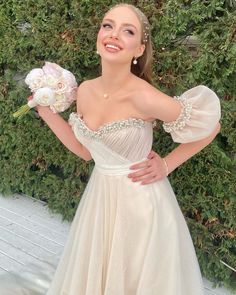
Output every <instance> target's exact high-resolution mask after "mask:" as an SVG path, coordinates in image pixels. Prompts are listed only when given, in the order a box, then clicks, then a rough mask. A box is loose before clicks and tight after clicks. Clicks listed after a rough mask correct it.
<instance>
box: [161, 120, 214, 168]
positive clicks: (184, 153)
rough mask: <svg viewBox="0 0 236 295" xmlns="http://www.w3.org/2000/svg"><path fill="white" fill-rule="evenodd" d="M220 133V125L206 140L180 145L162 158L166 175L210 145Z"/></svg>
mask: <svg viewBox="0 0 236 295" xmlns="http://www.w3.org/2000/svg"><path fill="white" fill-rule="evenodd" d="M219 132H220V123H218V125H217V126H216V128H215V130H214V131H213V132H212V133H211V134H210V135H209V136H208V137H206V138H204V139H201V140H198V141H195V142H189V143H181V144H180V145H178V146H177V147H176V148H175V149H174V150H173V151H171V152H170V153H169V154H168V155H167V156H165V157H164V159H165V161H166V163H167V166H168V173H171V172H172V171H173V170H175V169H176V168H177V167H178V166H180V165H181V164H183V163H184V162H185V161H187V160H188V159H190V158H191V157H192V156H193V155H195V154H197V153H198V152H200V151H201V150H202V149H203V148H204V147H206V146H207V145H208V144H210V143H211V142H212V141H213V140H214V138H215V137H216V135H217V134H218V133H219Z"/></svg>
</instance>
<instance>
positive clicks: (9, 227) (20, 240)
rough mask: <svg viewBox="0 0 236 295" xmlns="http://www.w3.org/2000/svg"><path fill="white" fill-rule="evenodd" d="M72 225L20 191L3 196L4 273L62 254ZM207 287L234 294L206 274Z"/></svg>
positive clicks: (208, 293) (0, 262)
mask: <svg viewBox="0 0 236 295" xmlns="http://www.w3.org/2000/svg"><path fill="white" fill-rule="evenodd" d="M69 228H70V223H69V222H66V221H64V222H62V219H61V217H60V216H59V215H56V214H52V213H50V212H49V210H48V207H47V205H46V204H45V203H44V202H41V201H37V200H34V199H32V198H29V197H25V196H20V195H14V196H12V197H2V196H0V275H1V274H2V273H4V272H6V271H13V270H14V271H16V270H17V269H18V268H19V269H20V268H21V267H22V265H25V264H27V263H29V262H40V261H47V259H48V258H50V257H52V256H53V255H55V256H56V255H57V256H58V253H59V254H60V253H61V252H62V250H63V247H64V244H65V241H66V238H67V235H68V232H69ZM204 287H205V295H214V294H215V295H231V294H233V293H230V292H229V291H227V290H226V289H225V288H217V289H213V288H212V284H211V283H210V282H209V281H208V280H206V279H205V278H204ZM234 294H236V293H234Z"/></svg>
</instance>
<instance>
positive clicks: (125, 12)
mask: <svg viewBox="0 0 236 295" xmlns="http://www.w3.org/2000/svg"><path fill="white" fill-rule="evenodd" d="M141 30H142V28H141V23H140V21H139V19H138V17H137V16H136V14H135V13H134V12H133V11H132V10H131V9H130V8H128V7H125V6H119V7H116V8H114V9H112V10H110V11H109V12H108V13H107V14H106V15H105V17H104V18H103V21H102V24H101V28H100V30H99V32H98V36H97V50H98V52H99V54H100V56H101V58H103V59H104V60H107V61H111V62H116V63H129V64H130V62H131V60H132V59H133V58H134V57H139V56H141V55H142V54H143V51H144V50H145V45H143V44H141V38H142V34H141V32H142V31H141Z"/></svg>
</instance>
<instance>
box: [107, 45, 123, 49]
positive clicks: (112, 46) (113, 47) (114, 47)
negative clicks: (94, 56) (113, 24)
mask: <svg viewBox="0 0 236 295" xmlns="http://www.w3.org/2000/svg"><path fill="white" fill-rule="evenodd" d="M106 48H112V49H116V50H120V48H119V47H117V46H115V45H111V44H106Z"/></svg>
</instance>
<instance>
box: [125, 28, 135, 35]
mask: <svg viewBox="0 0 236 295" xmlns="http://www.w3.org/2000/svg"><path fill="white" fill-rule="evenodd" d="M126 31H127V32H129V34H131V35H134V32H133V31H131V30H128V29H127V30H126Z"/></svg>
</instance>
